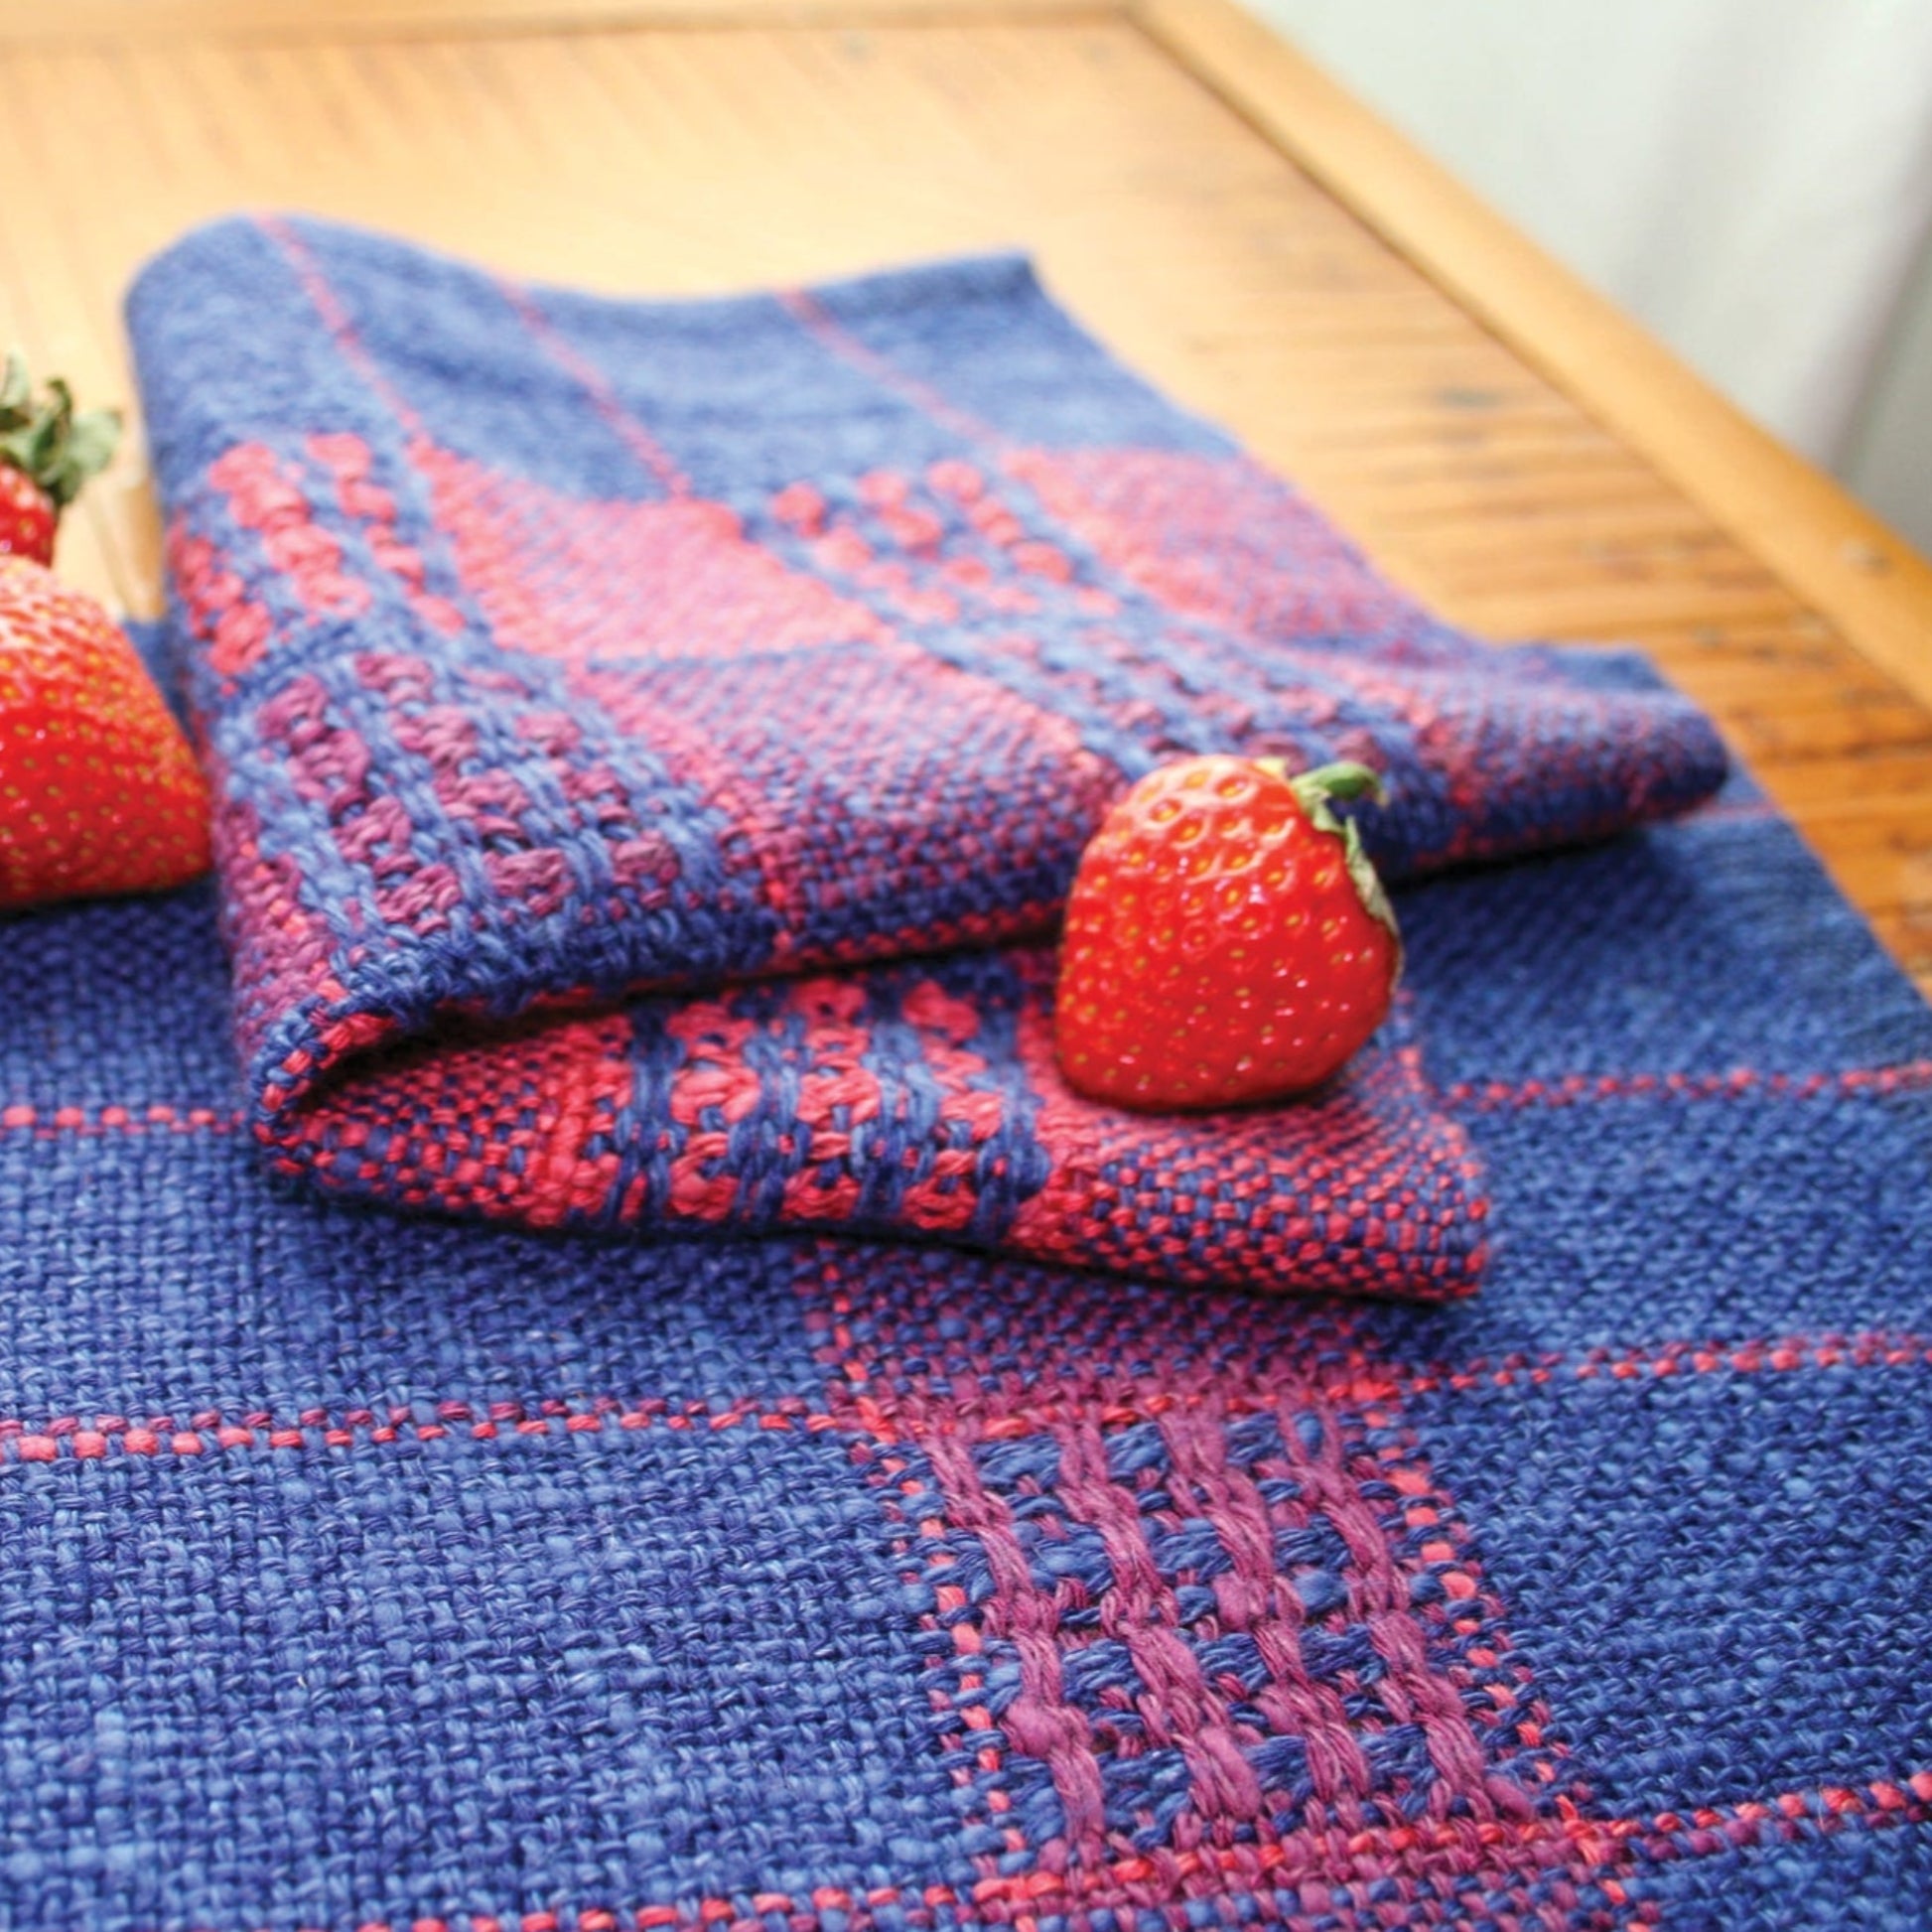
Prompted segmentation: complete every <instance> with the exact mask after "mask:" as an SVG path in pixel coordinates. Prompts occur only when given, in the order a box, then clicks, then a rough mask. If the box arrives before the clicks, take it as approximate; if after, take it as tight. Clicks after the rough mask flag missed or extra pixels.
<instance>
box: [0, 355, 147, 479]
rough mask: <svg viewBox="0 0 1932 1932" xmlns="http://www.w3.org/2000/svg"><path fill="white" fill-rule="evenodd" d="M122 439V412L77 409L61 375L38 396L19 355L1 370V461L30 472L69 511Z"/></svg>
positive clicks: (53, 379) (7, 362)
mask: <svg viewBox="0 0 1932 1932" xmlns="http://www.w3.org/2000/svg"><path fill="white" fill-rule="evenodd" d="M120 440H121V417H120V411H119V410H117V409H83V410H80V411H79V412H78V413H76V412H75V410H74V407H73V392H72V390H70V389H69V387H68V385H67V384H66V383H65V382H63V381H62V380H61V378H60V377H59V376H58V375H57V376H54V377H52V378H51V379H50V380H49V382H48V384H47V388H46V392H45V393H44V394H43V395H40V396H38V397H37V396H36V395H35V394H34V386H33V384H32V383H31V382H30V381H29V380H28V376H27V364H26V363H25V362H24V361H23V360H22V359H21V357H20V356H19V355H18V354H17V353H10V354H9V355H8V357H7V361H6V367H5V370H4V372H0V463H6V464H10V465H12V467H13V468H14V469H16V470H22V471H25V472H26V474H27V475H28V476H29V477H30V478H32V479H33V481H34V482H35V483H37V484H38V485H39V486H40V487H41V488H42V489H44V490H45V491H46V492H47V495H48V498H49V500H50V501H51V502H52V503H53V505H54V507H55V509H56V510H57V511H58V510H64V509H66V508H67V506H68V505H69V503H70V502H72V501H73V499H74V498H75V497H76V496H77V495H79V493H80V486H81V484H82V483H85V482H86V481H87V479H88V478H89V477H91V476H94V475H95V474H96V473H97V472H99V471H101V470H104V469H105V468H106V467H107V463H108V460H109V458H111V457H112V456H113V454H114V451H115V449H116V447H117V446H118V445H119V443H120Z"/></svg>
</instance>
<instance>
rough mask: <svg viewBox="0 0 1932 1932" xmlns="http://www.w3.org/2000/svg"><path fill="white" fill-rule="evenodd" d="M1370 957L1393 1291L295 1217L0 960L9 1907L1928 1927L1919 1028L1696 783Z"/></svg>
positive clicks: (54, 942) (233, 1912)
mask: <svg viewBox="0 0 1932 1932" xmlns="http://www.w3.org/2000/svg"><path fill="white" fill-rule="evenodd" d="M1403 910H1404V915H1405V919H1406V922H1407V927H1408V932H1409V942H1410V986H1411V989H1412V998H1413V1001H1414V1005H1415V1009H1416V1011H1415V1022H1414V1024H1415V1031H1416V1034H1417V1036H1418V1037H1419V1038H1420V1039H1421V1040H1422V1041H1423V1042H1424V1044H1423V1048H1422V1051H1423V1058H1424V1065H1425V1070H1426V1072H1427V1074H1428V1076H1429V1078H1430V1080H1431V1082H1432V1083H1433V1085H1434V1086H1435V1088H1436V1090H1437V1091H1438V1092H1439V1093H1440V1095H1441V1097H1442V1103H1441V1104H1442V1105H1443V1106H1444V1107H1445V1108H1446V1109H1448V1110H1449V1112H1450V1113H1451V1114H1452V1115H1453V1117H1454V1119H1455V1121H1456V1122H1457V1123H1458V1125H1459V1126H1460V1128H1461V1129H1462V1130H1463V1131H1464V1132H1465V1133H1466V1134H1467V1136H1468V1138H1469V1140H1470V1141H1471V1143H1472V1144H1473V1145H1474V1146H1475V1148H1476V1149H1477V1150H1478V1151H1479V1153H1480V1156H1481V1159H1482V1161H1483V1162H1484V1164H1485V1167H1486V1172H1487V1177H1488V1179H1487V1184H1488V1187H1489V1190H1490V1192H1491V1195H1492V1196H1493V1199H1494V1203H1495V1210H1496V1211H1495V1221H1496V1224H1497V1227H1498V1234H1497V1237H1496V1241H1495V1252H1494V1256H1493V1260H1492V1262H1491V1265H1490V1270H1489V1275H1488V1279H1487V1280H1486V1282H1485V1284H1484V1287H1483V1289H1482V1292H1481V1293H1480V1294H1479V1295H1477V1296H1475V1297H1473V1298H1471V1299H1468V1300H1465V1301H1457V1302H1452V1303H1448V1304H1443V1305H1439V1306H1414V1305H1399V1304H1393V1303H1388V1302H1375V1301H1360V1300H1357V1301H1345V1300H1338V1299H1334V1298H1296V1297H1287V1298H1283V1297H1268V1296H1261V1295H1254V1294H1229V1293H1215V1292H1207V1291H1203V1290H1199V1289H1183V1288H1174V1287H1169V1286H1164V1285H1162V1284H1160V1283H1157V1282H1152V1281H1147V1280H1134V1281H1131V1282H1125V1283H1124V1282H1122V1281H1121V1280H1119V1279H1117V1278H1113V1277H1109V1276H1105V1275H1101V1274H1098V1273H1094V1272H1091V1271H1074V1270H1059V1269H1052V1268H1048V1267H1044V1266H1038V1265H1034V1264H1026V1263H1020V1262H1015V1261H1011V1260H1001V1259H998V1258H994V1257H986V1256H980V1255H975V1254H970V1253H963V1252H956V1251H951V1250H947V1249H943V1248H936V1247H932V1246H925V1247H915V1246H912V1245H910V1244H897V1245H890V1244H876V1245H865V1244H861V1243H857V1242H834V1241H829V1240H828V1241H821V1240H815V1239H811V1238H807V1237H795V1238H787V1237H771V1238H766V1239H762V1240H757V1241H738V1242H722V1241H718V1240H715V1239H713V1240H699V1239H695V1238H685V1239H682V1240H667V1241H661V1242H642V1241H637V1240H632V1239H622V1240H613V1239H609V1238H598V1237H593V1236H589V1235H575V1234H568V1233H551V1234H543V1233H536V1232H526V1231H522V1230H517V1229H509V1228H503V1227H499V1226H485V1225H482V1224H477V1223H470V1224H464V1223H459V1222H456V1221H452V1220H448V1219H436V1218H432V1217H427V1216H415V1217H411V1216H407V1215H401V1214H395V1213H390V1212H383V1211H374V1210H370V1209H368V1208H366V1207H363V1206H360V1205H358V1204H356V1203H352V1202H346V1201H340V1200H330V1199H326V1198H323V1197H322V1196H320V1195H319V1194H318V1193H317V1192H316V1191H315V1190H313V1189H307V1188H297V1187H294V1186H292V1185H289V1184H288V1183H285V1182H278V1181H276V1180H274V1179H273V1178H272V1177H266V1176H265V1175H264V1173H263V1171H262V1162H261V1158H260V1155H259V1152H258V1150H256V1149H255V1148H254V1147H253V1146H252V1145H251V1142H250V1137H249V1136H248V1134H247V1132H246V1131H245V1128H246V1120H247V1114H248V1107H249V1098H248V1096H247V1094H246V1092H245V1089H244V1086H243V1082H242V1078H241V1076H240V1075H239V1074H238V1072H237V1070H236V1067H235V1063H234V1059H233V1056H232V1051H231V1047H230V1044H229V1034H230V1020H231V1013H230V985H229V973H228V967H227V963H226V961H225V959H224V957H223V955H222V952H221V949H220V946H219V944H218V941H217V937H216V931H215V912H214V905H213V899H212V895H211V893H210V892H209V891H208V890H207V889H206V888H202V889H192V890H189V891H186V892H183V893H181V894H178V895H176V896H174V897H170V898H167V899H160V900H152V901H145V902H125V903H102V904H97V905H89V906H78V907H73V908H69V909H65V910H57V911H49V912H46V913H44V914H39V915H36V916H32V917H22V918H18V919H15V920H13V921H11V922H9V923H7V924H6V925H5V927H4V928H0V961H3V962H4V972H5V982H6V997H5V999H4V1001H0V1294H3V1295H4V1306H5V1309H6V1311H7V1320H6V1326H5V1335H4V1343H3V1344H0V1639H3V1640H0V1767H4V1775H5V1780H6V1802H5V1804H4V1806H0V1926H4V1927H6V1928H8V1932H50V1929H51V1928H58V1932H303V1929H304V1928H313V1929H314V1932H358V1928H373V1927H380V1928H384V1932H701V1929H702V1928H713V1932H716V1929H717V1928H727V1929H729V1932H955V1929H957V1932H967V1929H968V1928H978V1927H995V1926H997V1927H1015V1928H1025V1932H1188V1929H1190V1928H1194V1927H1210V1926H1224V1925H1241V1924H1248V1923H1255V1924H1262V1923H1266V1924H1280V1925H1286V1926H1295V1927H1302V1928H1308V1929H1309V1932H1314V1929H1316V1928H1318V1929H1319V1932H1370V1929H1371V1928H1389V1927H1402V1928H1424V1927H1429V1928H1442V1927H1449V1926H1482V1927H1489V1928H1497V1929H1498V1932H1501V1929H1503V1928H1524V1927H1537V1928H1556V1927H1572V1928H1599V1929H1602V1932H1608V1929H1609V1928H1621V1927H1627V1926H1639V1927H1643V1926H1650V1925H1656V1924H1661V1925H1663V1926H1665V1927H1667V1928H1668V1927H1677V1928H1694V1932H1713V1929H1714V1928H1740V1932H1741V1929H1742V1928H1751V1929H1752V1932H1759V1929H1768V1928H1772V1927H1778V1928H1794V1927H1795V1928H1812V1929H1814V1932H1842V1928H1847V1927H1892V1928H1899V1929H1900V1932H1904V1929H1905V1928H1918V1927H1922V1926H1923V1925H1925V1924H1926V1923H1927V1922H1928V1920H1932V1676H1928V1673H1927V1670H1926V1659H1927V1657H1928V1656H1932V1592H1929V1591H1928V1590H1927V1588H1926V1583H1925V1580H1926V1578H1927V1576H1928V1575H1929V1574H1932V1306H1928V1305H1929V1304H1932V1185H1929V1184H1928V1182H1929V1181H1932V1020H1928V1016H1927V1014H1926V1012H1925V1010H1924V1009H1923V1008H1922V1007H1921V1005H1920V1004H1919V1002H1918V1001H1917V999H1916V997H1915V996H1914V995H1913V993H1912V991H1911V989H1910V988H1909V986H1908V985H1906V984H1905V983H1904V982H1903V981H1902V980H1901V979H1900V977H1899V976H1898V975H1897V974H1896V973H1895V972H1894V971H1893V970H1892V968H1891V967H1889V966H1888V965H1887V964H1886V963H1885V961H1884V960H1883V959H1882V958H1881V957H1880V956H1879V954H1878V953H1877V951H1876V949H1875V948H1874V947H1873V945H1872V944H1871V942H1870V941H1869V939H1868V938H1867V937H1866V936H1865V934H1864V933H1863V929H1862V928H1861V927H1860V926H1859V924H1858V922H1857V921H1856V920H1855V919H1854V918H1853V917H1852V915H1851V914H1850V913H1849V912H1848V911H1847V910H1846V909H1845V907H1844V906H1843V905H1842V904H1841V903H1840V902H1839V901H1838V900H1837V899H1836V898H1835V897H1834V896H1833V895H1832V893H1831V891H1830V889H1829V888H1828V887H1827V885H1826V884H1825V883H1824V882H1823V880H1822V879H1821V877H1820V875H1819V874H1818V872H1817V870H1816V869H1815V867H1814V866H1813V864H1812V862H1811V861H1810V860H1809V859H1808V858H1807V857H1806V855H1805V854H1804V852H1803V851H1802V849H1801V848H1800V847H1799V845H1798V844H1797V842H1796V840H1795V839H1794V838H1793V837H1792V836H1791V835H1790V834H1789V833H1788V832H1787V831H1786V830H1785V829H1784V828H1782V827H1781V826H1780V825H1778V824H1777V823H1775V822H1774V821H1772V820H1771V819H1770V818H1769V817H1768V816H1767V815H1766V813H1765V812H1764V811H1763V809H1762V808H1761V807H1760V806H1758V805H1756V804H1754V803H1753V802H1752V801H1751V800H1750V798H1749V797H1748V795H1747V794H1744V793H1742V792H1741V791H1733V792H1732V793H1731V794H1730V795H1729V796H1727V797H1725V798H1724V799H1722V800H1721V801H1720V802H1719V803H1718V804H1717V805H1715V806H1714V807H1711V808H1709V809H1707V810H1705V811H1704V812H1702V813H1700V814H1697V815H1695V816H1693V817H1691V818H1688V819H1686V820H1684V821H1682V822H1681V823H1678V824H1675V825H1672V826H1669V827H1666V828H1663V829H1659V830H1654V831H1651V832H1648V833H1644V834H1639V835H1633V836H1630V837H1626V838H1623V839H1619V840H1615V841H1612V842H1609V843H1607V844H1603V845H1600V846H1596V847H1593V848H1590V849H1588V850H1586V851H1581V852H1577V853H1572V854H1563V855H1554V856H1549V857H1545V858H1541V859H1535V860H1526V861H1523V862H1519V863H1517V864H1515V865H1511V866H1507V867H1501V868H1494V869H1488V870H1485V871H1483V872H1481V873H1479V874H1467V875H1456V876H1452V877H1449V878H1444V879H1440V880H1436V881H1433V882H1429V883H1426V884H1422V885H1418V886H1414V887H1411V888H1410V889H1408V890H1407V891H1406V892H1405V894H1404V905H1403Z"/></svg>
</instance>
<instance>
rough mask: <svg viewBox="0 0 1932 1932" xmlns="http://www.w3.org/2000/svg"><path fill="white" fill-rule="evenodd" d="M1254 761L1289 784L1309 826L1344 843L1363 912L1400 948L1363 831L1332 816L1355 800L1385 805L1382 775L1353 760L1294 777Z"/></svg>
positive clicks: (1279, 765) (1278, 762) (1281, 767)
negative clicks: (1383, 926) (1365, 843)
mask: <svg viewBox="0 0 1932 1932" xmlns="http://www.w3.org/2000/svg"><path fill="white" fill-rule="evenodd" d="M1255 762H1256V763H1257V764H1258V765H1260V766H1261V768H1262V769H1263V770H1264V771H1268V772H1272V773H1273V774H1274V775H1275V776H1276V777H1278V778H1285V779H1287V780H1288V786H1289V789H1290V790H1291V791H1293V792H1294V794H1295V797H1296V801H1297V802H1298V803H1299V804H1300V805H1301V807H1302V809H1303V810H1304V811H1305V812H1306V813H1308V815H1309V823H1310V824H1311V825H1312V826H1313V827H1314V829H1315V830H1316V831H1317V832H1326V833H1327V834H1328V835H1329V836H1330V837H1331V838H1337V839H1339V840H1340V841H1341V849H1342V860H1343V863H1344V864H1345V865H1346V866H1347V867H1348V877H1349V878H1350V879H1351V880H1353V881H1354V884H1355V892H1356V895H1357V897H1359V898H1360V899H1361V901H1362V909H1363V911H1365V912H1366V913H1367V914H1368V915H1369V917H1370V918H1372V919H1379V920H1380V921H1381V922H1382V924H1384V925H1385V926H1387V927H1388V929H1389V935H1390V937H1391V938H1393V939H1394V940H1395V942H1396V945H1397V946H1398V947H1400V946H1401V944H1402V930H1401V928H1400V927H1399V926H1398V925H1397V924H1396V922H1395V907H1394V906H1393V905H1391V904H1390V903H1389V896H1388V893H1387V892H1386V891H1385V890H1384V889H1383V885H1382V881H1381V879H1380V877H1379V876H1378V875H1377V873H1376V870H1375V866H1374V863H1373V862H1372V861H1371V860H1370V858H1369V856H1368V854H1367V853H1366V852H1365V851H1363V850H1362V834H1361V831H1360V828H1359V827H1358V826H1357V825H1356V823H1355V821H1354V820H1353V819H1352V818H1339V817H1337V816H1336V814H1335V811H1334V807H1335V805H1336V804H1337V803H1342V804H1346V803H1347V802H1348V801H1349V800H1350V799H1353V798H1366V799H1368V800H1369V801H1370V802H1371V803H1372V804H1377V805H1385V804H1387V803H1388V799H1389V794H1388V789H1387V787H1386V786H1385V785H1384V784H1383V783H1382V779H1381V776H1380V774H1379V773H1377V772H1375V771H1372V770H1371V769H1370V768H1369V767H1368V766H1367V765H1366V764H1357V763H1356V762H1355V761H1354V760H1353V759H1340V760H1338V761H1337V762H1336V763H1334V764H1320V765H1316V766H1315V768H1314V769H1313V770H1312V771H1296V772H1291V771H1290V770H1289V768H1288V765H1287V762H1286V761H1285V760H1284V759H1256V760H1255ZM1399 956H1400V955H1399V954H1398V957H1399Z"/></svg>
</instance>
